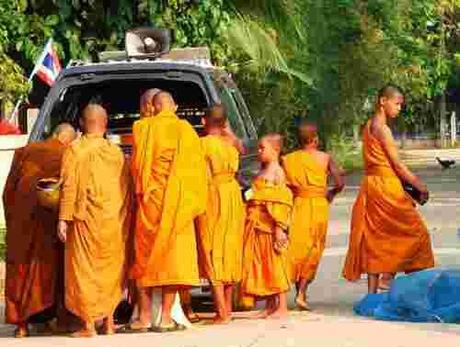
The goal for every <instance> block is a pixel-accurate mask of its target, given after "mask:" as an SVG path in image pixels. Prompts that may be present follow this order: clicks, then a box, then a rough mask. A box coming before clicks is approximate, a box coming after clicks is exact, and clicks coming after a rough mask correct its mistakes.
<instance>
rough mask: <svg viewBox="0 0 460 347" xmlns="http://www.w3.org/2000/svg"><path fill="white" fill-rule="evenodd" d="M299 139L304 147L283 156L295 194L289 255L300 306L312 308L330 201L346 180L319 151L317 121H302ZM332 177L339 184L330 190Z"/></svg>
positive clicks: (288, 182) (304, 308)
mask: <svg viewBox="0 0 460 347" xmlns="http://www.w3.org/2000/svg"><path fill="white" fill-rule="evenodd" d="M298 138H299V142H300V145H301V149H300V150H297V151H295V152H292V153H290V154H288V155H286V156H285V157H284V158H283V167H284V171H285V173H286V179H287V184H288V186H289V188H290V189H291V190H292V192H293V194H294V208H293V212H292V221H291V225H290V228H289V249H288V256H289V262H290V267H291V271H290V273H291V279H292V281H293V282H294V283H295V284H296V288H297V295H296V304H297V307H298V308H299V309H301V310H309V309H310V308H309V305H308V302H307V297H306V291H307V289H308V285H309V284H310V283H311V282H312V281H313V280H314V278H315V275H316V271H317V269H318V265H319V262H320V259H321V256H322V254H323V251H324V247H325V242H326V233H327V224H328V217H329V216H328V215H329V203H331V202H332V201H333V199H334V197H335V196H336V195H337V194H338V193H339V192H341V191H342V190H343V187H344V183H343V179H342V176H341V175H340V170H339V169H338V167H337V165H336V164H335V162H334V160H333V159H332V157H331V156H330V155H329V154H328V153H325V152H322V151H319V150H318V145H319V139H318V134H317V129H316V126H315V125H314V124H310V123H303V124H301V125H300V126H299V129H298ZM328 176H331V177H332V178H333V179H334V183H335V185H334V187H333V188H331V189H330V190H328V189H327V184H328Z"/></svg>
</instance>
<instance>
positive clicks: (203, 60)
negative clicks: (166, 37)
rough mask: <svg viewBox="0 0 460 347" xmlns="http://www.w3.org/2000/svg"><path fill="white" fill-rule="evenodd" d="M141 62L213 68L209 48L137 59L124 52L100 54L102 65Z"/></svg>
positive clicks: (197, 48) (146, 55) (180, 50)
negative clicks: (106, 63) (172, 63)
mask: <svg viewBox="0 0 460 347" xmlns="http://www.w3.org/2000/svg"><path fill="white" fill-rule="evenodd" d="M139 60H148V61H173V62H183V63H190V64H197V65H203V66H212V62H211V53H210V51H209V48H208V47H189V48H175V49H172V50H171V51H169V52H167V53H164V54H161V55H152V54H143V55H141V54H140V55H138V56H136V57H128V56H127V54H126V52H124V51H106V52H101V53H99V61H100V62H101V63H102V62H117V61H139Z"/></svg>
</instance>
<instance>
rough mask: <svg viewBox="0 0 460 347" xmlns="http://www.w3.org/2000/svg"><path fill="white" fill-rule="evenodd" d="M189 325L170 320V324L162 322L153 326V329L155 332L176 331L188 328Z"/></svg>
mask: <svg viewBox="0 0 460 347" xmlns="http://www.w3.org/2000/svg"><path fill="white" fill-rule="evenodd" d="M186 329H187V327H186V326H185V325H182V324H179V323H176V322H175V321H172V322H170V323H169V324H163V323H161V324H160V325H158V326H154V327H152V329H151V330H152V331H153V332H154V333H171V332H174V331H183V330H186Z"/></svg>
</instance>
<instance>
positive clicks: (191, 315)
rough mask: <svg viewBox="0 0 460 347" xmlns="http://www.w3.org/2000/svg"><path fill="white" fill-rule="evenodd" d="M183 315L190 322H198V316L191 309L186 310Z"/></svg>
mask: <svg viewBox="0 0 460 347" xmlns="http://www.w3.org/2000/svg"><path fill="white" fill-rule="evenodd" d="M185 316H186V317H187V319H188V321H189V322H190V323H192V324H193V323H198V322H199V321H200V317H199V316H198V315H197V314H196V313H195V312H193V311H188V312H186V313H185Z"/></svg>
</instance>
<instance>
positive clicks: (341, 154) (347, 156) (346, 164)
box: [328, 136, 364, 172]
mask: <svg viewBox="0 0 460 347" xmlns="http://www.w3.org/2000/svg"><path fill="white" fill-rule="evenodd" d="M328 147H329V148H330V152H331V153H332V156H333V157H334V160H335V161H336V162H337V164H339V165H340V166H341V167H342V168H343V169H344V170H346V171H347V172H353V171H357V170H361V169H362V168H363V166H364V162H363V155H362V150H361V147H360V146H356V145H355V144H354V143H353V141H352V140H351V139H348V138H343V137H339V136H335V137H332V138H331V139H330V140H329V146H328Z"/></svg>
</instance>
